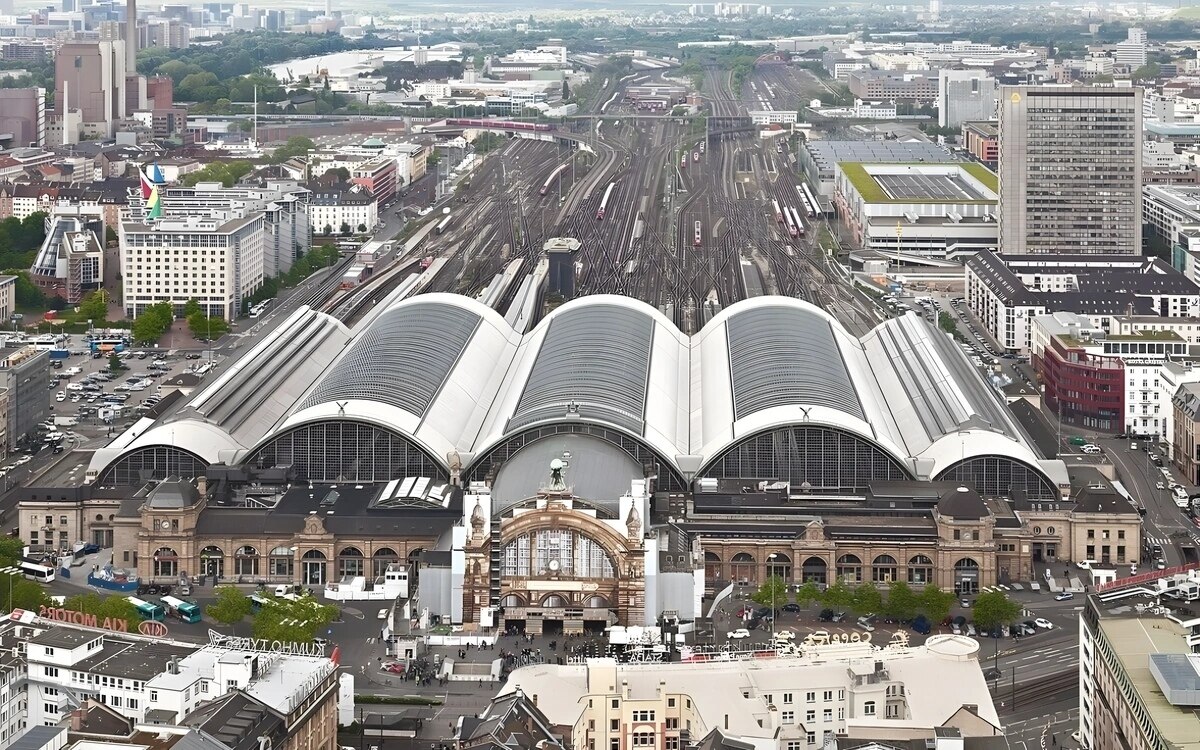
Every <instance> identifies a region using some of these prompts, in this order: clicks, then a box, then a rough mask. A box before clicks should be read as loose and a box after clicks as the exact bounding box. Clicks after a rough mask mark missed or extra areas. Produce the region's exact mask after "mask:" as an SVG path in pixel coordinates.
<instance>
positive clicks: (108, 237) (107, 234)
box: [104, 227, 120, 245]
mask: <svg viewBox="0 0 1200 750" xmlns="http://www.w3.org/2000/svg"><path fill="white" fill-rule="evenodd" d="M119 241H120V238H119V237H117V233H116V232H114V231H113V228H112V227H105V228H104V242H105V244H107V245H115V244H117V242H119Z"/></svg>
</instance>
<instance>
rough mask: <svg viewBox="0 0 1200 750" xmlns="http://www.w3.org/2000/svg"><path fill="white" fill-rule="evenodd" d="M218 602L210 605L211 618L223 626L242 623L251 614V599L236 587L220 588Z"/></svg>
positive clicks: (217, 592) (218, 588)
mask: <svg viewBox="0 0 1200 750" xmlns="http://www.w3.org/2000/svg"><path fill="white" fill-rule="evenodd" d="M216 594H217V600H216V601H215V602H213V603H212V604H210V605H208V607H207V609H206V611H207V612H208V614H209V616H210V617H212V618H213V619H214V620H216V621H217V622H219V623H221V624H222V625H225V626H229V625H233V624H235V623H239V622H241V621H242V620H243V619H244V618H245V617H246V615H248V614H250V609H251V607H250V599H249V597H247V596H246V595H245V594H243V593H242V592H241V591H239V590H238V589H237V588H236V587H234V586H218V587H217V591H216Z"/></svg>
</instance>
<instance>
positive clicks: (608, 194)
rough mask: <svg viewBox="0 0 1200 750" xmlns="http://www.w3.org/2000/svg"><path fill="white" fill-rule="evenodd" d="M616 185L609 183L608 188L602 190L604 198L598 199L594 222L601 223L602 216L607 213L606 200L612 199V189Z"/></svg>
mask: <svg viewBox="0 0 1200 750" xmlns="http://www.w3.org/2000/svg"><path fill="white" fill-rule="evenodd" d="M616 185H617V183H615V182H610V183H608V187H607V188H605V189H604V197H603V198H601V199H600V208H599V209H597V210H596V221H603V220H604V214H605V212H606V211H608V199H609V198H611V197H612V191H613V188H614V187H616Z"/></svg>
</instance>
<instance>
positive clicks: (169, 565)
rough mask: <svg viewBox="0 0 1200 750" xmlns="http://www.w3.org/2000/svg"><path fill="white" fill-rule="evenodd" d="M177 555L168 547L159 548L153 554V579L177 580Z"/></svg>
mask: <svg viewBox="0 0 1200 750" xmlns="http://www.w3.org/2000/svg"><path fill="white" fill-rule="evenodd" d="M178 576H179V555H178V554H177V553H176V552H175V550H173V549H171V548H170V547H159V548H158V550H156V551H155V553H154V577H155V578H177V577H178Z"/></svg>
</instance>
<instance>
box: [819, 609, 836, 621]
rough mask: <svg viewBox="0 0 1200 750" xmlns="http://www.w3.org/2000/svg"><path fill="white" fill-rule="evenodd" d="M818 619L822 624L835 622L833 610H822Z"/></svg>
mask: <svg viewBox="0 0 1200 750" xmlns="http://www.w3.org/2000/svg"><path fill="white" fill-rule="evenodd" d="M817 619H818V620H820V621H821V622H833V610H832V609H828V608H826V609H823V610H821V614H819V615H817Z"/></svg>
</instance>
